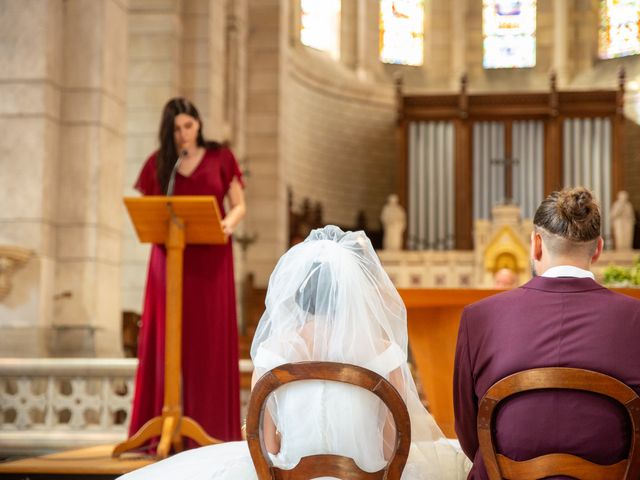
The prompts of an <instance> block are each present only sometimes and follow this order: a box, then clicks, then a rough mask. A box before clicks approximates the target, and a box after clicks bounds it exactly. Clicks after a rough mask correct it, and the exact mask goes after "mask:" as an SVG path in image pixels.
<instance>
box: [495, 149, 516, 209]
mask: <svg viewBox="0 0 640 480" xmlns="http://www.w3.org/2000/svg"><path fill="white" fill-rule="evenodd" d="M490 163H491V164H492V165H503V166H504V203H505V204H507V205H509V204H511V203H513V166H514V165H517V164H518V163H520V160H518V159H517V158H512V157H510V156H507V157H505V158H493V159H491V161H490Z"/></svg>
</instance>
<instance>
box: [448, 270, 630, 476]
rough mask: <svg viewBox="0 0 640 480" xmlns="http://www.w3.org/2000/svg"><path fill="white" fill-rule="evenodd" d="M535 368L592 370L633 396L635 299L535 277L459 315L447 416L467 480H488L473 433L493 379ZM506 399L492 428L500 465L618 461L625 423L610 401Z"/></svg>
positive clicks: (579, 281) (582, 396)
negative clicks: (505, 460) (563, 457)
mask: <svg viewBox="0 0 640 480" xmlns="http://www.w3.org/2000/svg"><path fill="white" fill-rule="evenodd" d="M538 367H576V368H586V369H590V370H595V371H598V372H602V373H606V374H608V375H611V376H613V377H615V378H617V379H619V380H621V381H623V382H624V383H626V384H627V385H629V386H630V387H632V388H633V389H634V390H635V391H636V392H638V393H640V301H638V300H635V299H633V298H631V297H628V296H625V295H621V294H617V293H615V292H612V291H610V290H608V289H606V288H604V287H602V286H601V285H599V284H597V283H596V282H595V281H593V280H592V279H590V278H569V277H564V278H546V277H536V278H534V279H533V280H531V281H530V282H528V283H527V284H525V285H523V286H522V287H520V288H517V289H515V290H510V291H508V292H504V293H501V294H498V295H494V296H492V297H489V298H486V299H484V300H482V301H480V302H477V303H474V304H472V305H469V306H467V307H466V308H465V310H464V312H463V314H462V319H461V322H460V330H459V332H458V344H457V348H456V359H455V372H454V409H455V416H456V433H457V434H458V438H459V440H460V444H461V446H462V449H463V450H464V452H465V453H466V454H467V456H468V457H469V458H471V459H472V460H473V464H474V465H473V469H472V470H471V473H470V474H469V477H468V478H469V479H483V480H484V479H488V476H487V473H486V470H485V467H484V464H483V462H482V458H481V455H480V451H479V449H478V436H477V433H476V417H477V413H478V402H479V400H480V399H481V398H482V397H483V396H484V394H485V393H486V391H487V390H488V389H489V387H491V385H493V384H494V383H495V382H497V381H498V380H500V379H502V378H504V377H506V376H508V375H510V374H512V373H515V372H518V371H521V370H527V369H529V368H538ZM512 398H513V399H512V400H506V401H505V403H504V405H503V406H501V407H499V410H498V411H497V413H496V420H495V430H494V431H495V439H496V440H495V441H496V444H497V449H498V451H499V452H500V453H502V454H504V455H506V456H507V457H509V458H512V459H514V460H527V459H530V458H533V457H536V456H539V455H544V454H547V453H554V452H559V451H562V452H567V453H572V454H574V455H580V456H583V457H585V458H586V459H588V460H590V461H592V462H596V463H600V464H609V463H614V462H617V461H619V460H621V459H622V458H624V456H625V455H626V450H627V448H628V445H629V422H628V419H627V417H626V412H625V411H624V410H623V409H622V407H620V406H618V405H617V404H615V403H614V402H613V400H610V399H606V398H604V397H600V396H598V395H595V394H590V393H586V392H570V391H540V392H530V393H527V394H523V395H520V396H515V397H512ZM554 478H565V477H554Z"/></svg>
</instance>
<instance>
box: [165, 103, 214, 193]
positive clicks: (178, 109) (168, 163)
mask: <svg viewBox="0 0 640 480" xmlns="http://www.w3.org/2000/svg"><path fill="white" fill-rule="evenodd" d="M181 113H184V114H187V115H189V116H190V117H193V118H195V119H196V120H198V122H199V123H200V130H198V139H197V142H198V146H200V147H205V148H209V149H217V148H220V144H219V143H216V142H207V141H205V139H204V137H203V136H202V119H201V118H200V113H199V112H198V109H197V108H196V107H195V105H194V104H193V103H191V102H190V101H189V100H187V99H186V98H183V97H176V98H172V99H171V100H169V101H168V102H167V104H166V105H165V106H164V109H163V110H162V120H161V121H160V132H159V135H158V136H159V137H160V149H159V150H158V154H157V156H156V170H157V174H158V183H160V187H161V189H162V192H166V190H167V184H168V183H169V177H170V176H171V170H173V167H174V166H175V164H176V161H177V160H178V149H177V148H176V143H175V141H174V139H173V132H174V129H175V119H176V117H177V116H178V115H180V114H181Z"/></svg>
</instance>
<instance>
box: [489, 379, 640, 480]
mask: <svg viewBox="0 0 640 480" xmlns="http://www.w3.org/2000/svg"><path fill="white" fill-rule="evenodd" d="M548 389H563V390H582V391H585V392H593V393H598V394H600V395H604V396H606V397H609V398H612V399H614V400H617V401H618V402H619V403H620V404H622V406H624V407H625V409H626V410H627V413H628V414H629V418H630V420H631V428H632V438H631V445H630V448H629V453H628V456H627V458H626V459H624V460H621V461H620V462H618V463H615V464H612V465H597V464H594V463H592V462H589V461H588V460H586V459H584V458H581V457H577V456H575V455H570V454H566V453H553V454H548V455H543V456H540V457H536V458H532V459H530V460H526V461H514V460H511V459H509V458H507V457H505V456H504V455H501V454H498V453H497V452H496V449H495V446H494V444H493V435H492V430H493V429H492V423H493V420H494V412H495V409H496V407H497V406H498V404H499V403H500V402H502V401H503V400H504V399H506V398H507V397H510V396H511V395H515V394H517V393H521V392H528V391H531V390H548ZM478 440H479V443H480V452H481V453H482V458H483V460H484V464H485V467H486V469H487V473H488V474H489V479H490V480H501V479H517V480H535V479H539V478H546V477H550V476H554V475H566V476H570V477H573V478H578V479H582V480H615V479H627V480H636V479H638V478H640V446H639V442H640V397H638V395H637V394H636V392H635V391H633V390H632V389H631V388H630V387H628V386H627V385H625V384H624V383H622V382H620V381H619V380H617V379H615V378H612V377H610V376H608V375H605V374H603V373H598V372H593V371H591V370H584V369H580V368H564V367H550V368H534V369H531V370H525V371H523V372H518V373H514V374H513V375H510V376H508V377H505V378H503V379H502V380H500V381H498V382H496V383H495V384H494V385H493V386H492V387H491V388H490V389H489V390H488V391H487V393H486V394H485V395H484V397H482V400H480V405H479V407H478Z"/></svg>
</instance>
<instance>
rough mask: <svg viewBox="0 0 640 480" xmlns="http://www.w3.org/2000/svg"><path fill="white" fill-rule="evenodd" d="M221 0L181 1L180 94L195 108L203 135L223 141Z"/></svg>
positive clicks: (223, 25)
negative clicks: (201, 125)
mask: <svg viewBox="0 0 640 480" xmlns="http://www.w3.org/2000/svg"><path fill="white" fill-rule="evenodd" d="M225 3H226V2H225V0H189V1H187V2H184V4H183V9H184V10H183V15H182V22H183V36H182V61H181V65H180V73H181V79H182V81H181V91H182V94H183V95H184V96H185V97H187V98H189V99H190V100H192V101H193V102H194V104H195V105H196V106H197V107H198V109H199V111H200V114H201V115H202V119H203V122H204V125H205V129H204V133H205V137H207V138H210V139H214V140H218V141H221V140H224V138H223V137H225V136H226V134H225V130H226V127H225V116H224V106H225V98H226V91H225V90H226V88H225V87H226V85H225V83H226V82H225V78H226V68H225V66H226V61H225V57H226V36H227V31H226V5H225Z"/></svg>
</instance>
